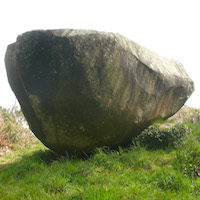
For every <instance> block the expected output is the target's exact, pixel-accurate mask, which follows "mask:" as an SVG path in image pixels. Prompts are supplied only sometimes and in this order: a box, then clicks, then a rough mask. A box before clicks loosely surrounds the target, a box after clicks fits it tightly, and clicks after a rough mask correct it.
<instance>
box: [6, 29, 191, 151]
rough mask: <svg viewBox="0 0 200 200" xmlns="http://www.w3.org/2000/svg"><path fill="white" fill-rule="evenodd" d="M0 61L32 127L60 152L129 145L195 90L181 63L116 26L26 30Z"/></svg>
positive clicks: (166, 116) (49, 145)
mask: <svg viewBox="0 0 200 200" xmlns="http://www.w3.org/2000/svg"><path fill="white" fill-rule="evenodd" d="M5 63H6V69H7V75H8V80H9V83H10V85H11V88H12V90H13V91H14V93H15V95H16V97H17V99H18V100H19V103H20V105H21V108H22V111H23V113H24V115H25V117H26V119H27V121H28V123H29V125H30V128H31V130H32V131H33V133H34V134H35V135H36V136H37V137H38V138H39V139H40V140H41V141H42V142H43V143H44V144H45V145H46V146H47V147H49V148H50V149H52V150H54V151H56V152H58V153H63V152H65V151H67V152H69V153H72V152H74V151H77V152H83V151H84V152H86V153H90V152H91V151H92V150H93V149H94V148H95V147H101V146H110V147H115V146H117V145H126V144H129V143H131V141H132V138H133V137H135V136H137V135H138V134H140V132H141V130H143V129H144V128H146V127H147V126H148V125H149V124H151V123H152V122H153V121H154V120H157V119H160V118H162V119H166V118H168V117H170V116H172V115H173V114H174V113H176V112H177V111H178V110H179V109H180V108H181V107H182V106H183V105H184V103H185V102H186V100H187V99H188V97H189V96H190V95H191V93H192V92H193V90H194V85H193V82H192V80H191V79H190V77H189V76H188V75H187V73H186V72H185V70H184V68H183V66H182V65H181V64H180V63H179V62H177V61H176V60H172V59H168V58H164V57H161V56H158V55H157V54H156V53H154V52H152V51H150V50H148V49H146V48H144V47H142V46H140V45H139V44H137V43H134V42H132V41H130V40H129V39H127V38H125V37H123V36H122V35H120V34H114V33H104V32H97V31H88V30H69V29H66V30H46V31H44V30H37V31H31V32H27V33H24V34H22V35H20V36H18V38H17V42H16V43H14V44H11V45H9V46H8V48H7V52H6V56H5Z"/></svg>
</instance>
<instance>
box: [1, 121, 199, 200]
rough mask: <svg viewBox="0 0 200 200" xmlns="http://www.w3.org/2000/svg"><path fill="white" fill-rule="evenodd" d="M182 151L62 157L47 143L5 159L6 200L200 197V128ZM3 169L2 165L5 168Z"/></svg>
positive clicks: (3, 182)
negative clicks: (199, 166) (199, 172)
mask: <svg viewBox="0 0 200 200" xmlns="http://www.w3.org/2000/svg"><path fill="white" fill-rule="evenodd" d="M190 127H191V128H192V129H193V130H194V131H193V133H192V134H190V135H188V136H187V138H186V139H185V140H184V142H183V144H182V146H180V147H179V148H177V149H173V148H166V149H165V150H163V149H157V150H147V149H146V148H145V147H141V146H136V145H132V146H131V147H129V148H121V147H119V149H118V150H109V149H107V148H104V149H97V151H96V153H95V154H94V155H92V156H90V157H86V158H79V157H78V156H74V157H70V156H68V155H65V156H59V155H57V154H55V153H53V152H51V151H50V150H48V149H47V148H45V147H44V146H43V145H42V144H36V145H35V146H33V147H32V148H28V149H26V150H18V151H14V152H12V153H9V154H6V155H5V156H4V157H0V163H2V164H0V199H1V200H4V199H5V200H7V199H8V200H12V199H13V200H18V199H19V200H23V199H24V200H32V199H34V200H39V199H41V200H43V199H47V200H48V199H49V200H50V199H58V200H60V199H67V200H68V199H69V200H70V199H73V200H75V199H77V200H79V199H87V200H90V199H91V200H112V199H113V200H118V199H120V200H123V199H124V200H127V199H141V200H143V199H150V200H152V199H162V200H163V199H166V200H169V199H178V200H180V199H187V200H188V199H190V200H192V199H194V200H196V199H200V178H199V177H198V176H197V172H198V171H197V169H196V167H197V166H198V165H199V163H200V143H199V142H200V140H199V138H200V137H199V136H200V133H199V129H200V125H199V124H196V125H194V124H193V125H190ZM1 165H2V166H1Z"/></svg>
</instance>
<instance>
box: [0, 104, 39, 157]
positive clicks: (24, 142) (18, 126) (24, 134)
mask: <svg viewBox="0 0 200 200" xmlns="http://www.w3.org/2000/svg"><path fill="white" fill-rule="evenodd" d="M35 142H37V140H36V138H35V136H34V135H33V134H32V133H31V131H30V130H29V129H28V125H27V122H26V120H25V118H24V116H23V114H22V111H21V110H19V109H18V108H17V107H16V106H14V107H13V108H11V109H5V108H2V107H0V155H1V154H5V153H7V152H8V151H9V150H12V149H22V148H24V147H26V146H29V145H30V144H31V143H35Z"/></svg>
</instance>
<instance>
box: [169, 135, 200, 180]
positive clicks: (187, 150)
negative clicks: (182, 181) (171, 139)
mask: <svg viewBox="0 0 200 200" xmlns="http://www.w3.org/2000/svg"><path fill="white" fill-rule="evenodd" d="M184 143H185V144H184V145H183V146H182V147H181V148H180V149H178V150H177V151H176V156H175V159H174V161H173V166H174V168H175V169H176V170H178V171H181V172H183V174H184V175H186V176H190V177H197V176H199V172H200V171H199V170H200V169H199V166H200V146H199V141H198V140H197V139H196V138H195V137H193V138H190V139H188V140H186V141H185V142H184Z"/></svg>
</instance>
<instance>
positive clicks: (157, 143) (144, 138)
mask: <svg viewBox="0 0 200 200" xmlns="http://www.w3.org/2000/svg"><path fill="white" fill-rule="evenodd" d="M190 133H191V130H190V129H189V128H188V127H187V126H186V125H183V124H176V125H174V126H173V127H171V128H168V129H167V128H161V127H160V126H159V125H151V126H149V127H148V128H147V129H145V130H144V131H143V132H142V133H141V134H140V135H139V136H138V137H136V138H135V141H136V143H139V144H140V145H141V146H146V147H147V149H165V148H167V147H169V146H171V147H173V148H176V147H177V145H181V144H182V142H183V141H184V138H185V136H186V135H187V134H190Z"/></svg>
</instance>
